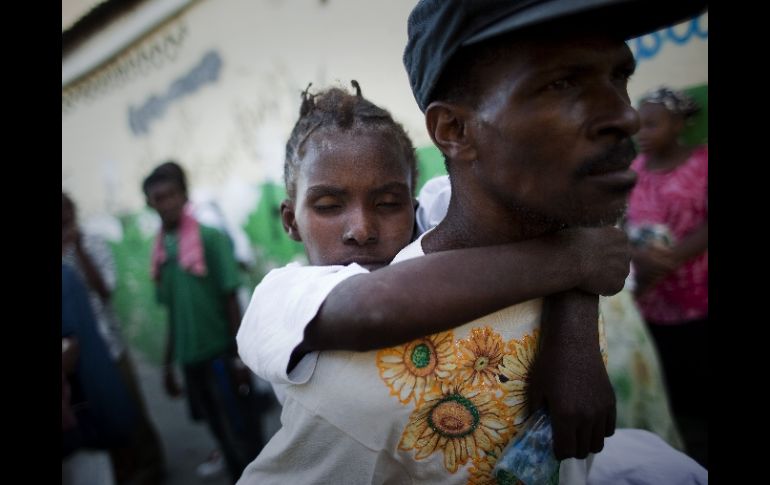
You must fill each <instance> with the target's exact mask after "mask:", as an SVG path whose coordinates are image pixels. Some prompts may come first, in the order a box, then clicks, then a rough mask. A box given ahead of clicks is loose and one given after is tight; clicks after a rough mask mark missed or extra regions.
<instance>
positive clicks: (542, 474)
mask: <svg viewBox="0 0 770 485" xmlns="http://www.w3.org/2000/svg"><path fill="white" fill-rule="evenodd" d="M492 473H493V475H494V476H495V477H496V478H497V481H498V483H517V482H516V481H517V480H519V481H521V482H522V483H524V484H525V485H558V483H559V460H557V459H556V456H555V455H554V454H553V430H552V429H551V419H550V418H549V417H548V415H547V414H545V412H544V411H543V410H542V409H539V410H537V411H536V412H535V413H534V414H533V415H532V416H530V417H529V418H528V419H527V421H526V422H525V423H524V427H523V428H522V429H520V430H519V433H518V435H517V436H516V438H515V439H514V440H512V441H511V442H510V443H508V446H506V447H505V449H504V450H503V453H502V455H501V456H500V458H499V459H498V460H497V464H495V468H494V469H493V471H492Z"/></svg>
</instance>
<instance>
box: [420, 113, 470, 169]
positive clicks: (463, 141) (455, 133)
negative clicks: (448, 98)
mask: <svg viewBox="0 0 770 485" xmlns="http://www.w3.org/2000/svg"><path fill="white" fill-rule="evenodd" d="M470 114H471V112H470V110H468V109H467V108H464V107H462V106H459V105H456V104H451V103H445V102H443V101H434V102H432V103H431V104H430V105H428V109H426V110H425V125H426V126H427V128H428V134H429V135H430V138H431V140H433V143H434V144H435V145H436V146H437V147H438V149H439V150H441V152H442V153H443V154H444V155H446V156H447V158H449V160H451V161H459V162H463V161H466V162H471V161H473V160H476V157H477V155H476V147H475V145H474V143H473V137H472V134H471V133H470V132H469V130H468V125H469V123H468V122H469V119H470V118H469V117H470Z"/></svg>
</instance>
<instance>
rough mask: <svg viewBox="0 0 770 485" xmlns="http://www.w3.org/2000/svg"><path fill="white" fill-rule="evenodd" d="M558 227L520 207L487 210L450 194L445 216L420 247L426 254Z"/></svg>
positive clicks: (504, 240) (538, 233)
mask: <svg viewBox="0 0 770 485" xmlns="http://www.w3.org/2000/svg"><path fill="white" fill-rule="evenodd" d="M560 227H561V225H560V224H557V223H555V222H546V221H544V220H542V218H539V217H536V216H534V215H532V214H528V213H526V212H525V211H523V210H521V211H519V210H514V209H506V210H500V209H499V208H498V209H497V210H489V208H488V207H483V206H481V205H478V204H465V203H463V202H462V201H461V200H457V199H455V197H454V194H452V200H451V201H450V204H449V209H448V210H447V215H446V217H445V218H444V220H442V221H441V223H439V225H438V226H436V228H435V229H434V230H433V231H431V232H430V233H429V234H426V235H425V237H424V238H423V239H422V247H423V251H424V252H425V253H426V254H427V253H433V252H438V251H446V250H449V249H463V248H470V247H482V246H493V245H498V244H507V243H512V242H517V241H523V240H526V239H532V238H535V237H539V236H542V235H544V234H547V233H549V232H553V231H555V230H558V229H559V228H560Z"/></svg>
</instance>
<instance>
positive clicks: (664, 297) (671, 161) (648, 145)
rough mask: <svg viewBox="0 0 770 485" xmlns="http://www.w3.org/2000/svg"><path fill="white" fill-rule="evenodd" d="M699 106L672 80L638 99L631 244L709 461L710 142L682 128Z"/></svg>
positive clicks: (676, 404) (680, 412) (698, 447)
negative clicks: (695, 142)
mask: <svg viewBox="0 0 770 485" xmlns="http://www.w3.org/2000/svg"><path fill="white" fill-rule="evenodd" d="M698 110H699V107H698V106H697V104H696V103H695V101H694V100H692V99H691V98H690V97H688V96H687V95H685V94H684V93H682V92H679V91H676V90H672V89H670V88H667V87H660V88H658V89H655V90H653V91H651V92H649V93H647V94H645V95H644V96H643V97H642V99H641V101H640V106H639V116H640V118H641V129H640V130H639V133H638V134H637V136H636V140H637V142H638V145H639V151H640V152H641V154H640V155H639V156H638V157H637V158H636V159H635V160H634V162H633V164H632V165H631V168H632V169H633V170H635V171H636V172H637V174H638V176H639V178H638V182H637V184H636V187H634V190H633V192H632V193H631V197H630V200H629V207H628V215H627V225H626V229H627V231H628V234H629V239H630V240H631V242H632V244H633V246H634V249H633V251H632V261H633V267H634V271H635V274H636V297H637V301H638V303H639V306H640V309H641V311H642V314H643V315H644V318H645V319H646V320H647V323H648V325H649V328H650V331H651V333H652V335H653V337H654V339H655V342H656V344H657V346H658V350H659V352H660V356H661V360H662V362H663V368H664V373H665V377H666V381H667V385H668V388H669V395H670V396H671V401H672V405H673V408H674V413H675V415H676V417H677V421H678V423H679V425H680V427H681V428H682V433H683V435H684V439H685V445H686V447H687V451H688V452H689V453H690V454H691V455H692V456H693V458H695V459H696V460H698V461H699V462H700V463H701V464H703V465H704V466H707V461H708V458H707V443H708V433H707V418H706V415H705V411H704V406H703V398H704V397H705V392H706V388H707V386H706V375H707V372H708V370H707V369H708V363H707V346H708V343H707V342H708V147H707V146H705V145H704V146H697V147H688V146H685V145H684V144H683V143H682V142H681V140H680V135H681V134H682V131H683V130H684V128H685V126H686V123H687V121H688V120H689V119H691V117H692V116H693V115H695V114H696V113H697V112H698Z"/></svg>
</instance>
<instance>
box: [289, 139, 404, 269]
mask: <svg viewBox="0 0 770 485" xmlns="http://www.w3.org/2000/svg"><path fill="white" fill-rule="evenodd" d="M403 158H404V157H403V155H401V153H400V151H399V149H398V146H397V144H396V143H388V140H387V138H386V137H384V136H382V135H380V134H375V133H363V134H361V133H358V134H356V133H350V132H336V131H331V132H323V133H318V134H315V135H313V136H311V137H310V138H309V139H308V140H307V142H306V145H305V154H304V156H303V158H302V160H300V167H299V173H298V175H297V181H296V183H297V190H296V199H295V200H293V201H292V200H286V201H284V203H283V204H281V218H282V220H283V224H284V228H285V229H286V231H287V233H288V234H289V236H291V237H292V239H294V240H296V241H302V242H303V243H304V245H305V252H306V253H307V257H308V259H309V261H310V263H311V264H314V265H332V264H342V265H346V264H349V263H354V262H355V263H358V264H360V265H361V266H364V267H365V268H367V269H369V270H373V269H377V268H380V267H382V266H386V265H387V264H389V263H390V261H391V260H392V259H393V257H394V256H395V255H396V254H397V253H398V252H399V251H400V250H401V249H402V248H404V246H406V245H407V244H409V242H410V241H411V237H412V230H413V229H414V199H413V198H412V184H413V182H414V181H413V180H412V175H411V169H410V167H409V165H408V164H407V162H406V161H405V160H404V159H403Z"/></svg>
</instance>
